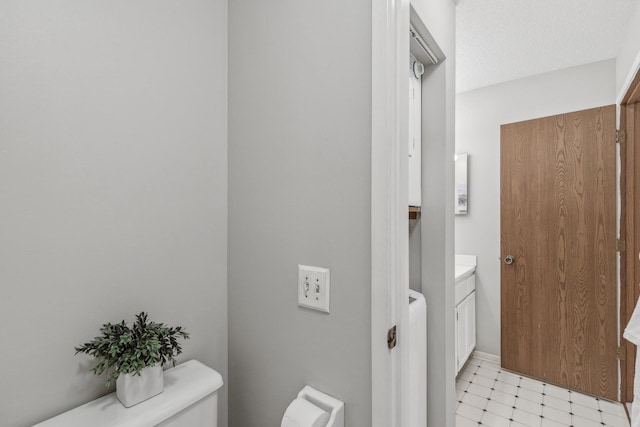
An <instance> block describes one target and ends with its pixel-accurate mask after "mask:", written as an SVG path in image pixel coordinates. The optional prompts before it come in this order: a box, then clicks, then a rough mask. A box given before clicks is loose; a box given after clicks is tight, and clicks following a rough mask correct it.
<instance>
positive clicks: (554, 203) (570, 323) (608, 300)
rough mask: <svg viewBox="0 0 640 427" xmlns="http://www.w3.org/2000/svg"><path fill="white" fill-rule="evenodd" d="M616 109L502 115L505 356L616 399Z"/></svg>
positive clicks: (506, 363) (534, 372)
mask: <svg viewBox="0 0 640 427" xmlns="http://www.w3.org/2000/svg"><path fill="white" fill-rule="evenodd" d="M615 118H616V109H615V106H613V105H612V106H607V107H601V108H595V109H590V110H584V111H578V112H574V113H567V114H561V115H558V116H552V117H546V118H542V119H536V120H529V121H525V122H519V123H513V124H508V125H503V126H502V127H501V156H500V157H501V177H500V181H501V182H500V197H501V200H500V203H501V220H500V222H501V241H500V246H501V248H500V249H501V266H502V267H501V324H502V326H501V350H502V355H501V359H502V366H503V367H504V368H505V369H509V370H512V371H516V372H520V373H522V374H524V375H527V376H531V377H534V378H537V379H540V380H541V381H544V382H548V383H552V384H557V385H561V386H564V387H567V388H569V389H573V390H577V391H580V392H583V393H588V394H592V395H596V396H601V397H604V398H607V399H611V400H617V398H618V380H617V378H618V370H617V364H616V350H617V338H616V334H617V327H616V319H617V316H616V193H615V191H616V185H615V177H616V161H615ZM509 256H512V257H513V259H514V261H513V263H511V264H507V263H506V262H505V261H507V257H509Z"/></svg>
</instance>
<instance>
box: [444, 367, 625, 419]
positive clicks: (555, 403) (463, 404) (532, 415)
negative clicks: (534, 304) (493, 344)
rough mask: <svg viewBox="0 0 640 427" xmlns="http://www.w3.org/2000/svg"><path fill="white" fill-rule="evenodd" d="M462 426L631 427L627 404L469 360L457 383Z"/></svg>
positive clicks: (458, 415)
mask: <svg viewBox="0 0 640 427" xmlns="http://www.w3.org/2000/svg"><path fill="white" fill-rule="evenodd" d="M456 392H457V396H458V404H457V405H458V406H457V409H456V427H477V426H478V425H483V426H489V427H568V426H573V427H592V426H593V427H602V426H608V427H629V421H628V420H627V415H626V413H625V410H624V408H623V407H622V404H620V403H614V402H609V401H606V400H601V399H596V398H594V397H591V396H587V395H584V394H582V393H577V392H572V391H569V390H566V389H563V388H560V387H556V386H553V385H550V384H544V383H542V382H540V381H535V380H532V379H530V378H526V377H521V376H519V375H516V374H513V373H510V372H506V371H503V370H502V369H501V368H500V366H499V365H496V364H495V363H491V362H487V361H485V360H479V359H475V358H471V359H469V361H468V362H467V364H466V366H465V367H464V368H463V369H462V371H461V372H460V375H458V379H457V381H456Z"/></svg>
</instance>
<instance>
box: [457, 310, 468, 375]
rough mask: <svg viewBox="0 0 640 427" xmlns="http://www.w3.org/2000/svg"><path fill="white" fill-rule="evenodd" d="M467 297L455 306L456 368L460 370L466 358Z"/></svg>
mask: <svg viewBox="0 0 640 427" xmlns="http://www.w3.org/2000/svg"><path fill="white" fill-rule="evenodd" d="M466 307H467V299H464V300H462V302H461V303H460V304H458V306H457V307H456V369H457V372H460V369H462V365H464V362H465V361H466V360H467V357H466V351H467V331H466V329H467V309H466Z"/></svg>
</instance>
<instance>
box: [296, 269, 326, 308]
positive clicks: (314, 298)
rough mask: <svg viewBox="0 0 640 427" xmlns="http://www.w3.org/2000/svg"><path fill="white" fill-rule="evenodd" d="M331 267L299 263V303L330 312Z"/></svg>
mask: <svg viewBox="0 0 640 427" xmlns="http://www.w3.org/2000/svg"><path fill="white" fill-rule="evenodd" d="M329 282H330V280H329V269H328V268H322V267H311V266H308V265H298V305H299V306H301V307H306V308H311V309H313V310H318V311H322V312H325V313H328V312H329V289H330V283H329Z"/></svg>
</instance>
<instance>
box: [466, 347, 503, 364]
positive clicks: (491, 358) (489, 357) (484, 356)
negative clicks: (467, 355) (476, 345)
mask: <svg viewBox="0 0 640 427" xmlns="http://www.w3.org/2000/svg"><path fill="white" fill-rule="evenodd" d="M471 357H475V358H476V359H480V360H486V361H487V362H491V363H496V364H498V365H500V356H496V355H495V354H491V353H484V352H482V351H478V350H475V351H474V352H473V354H472V355H471Z"/></svg>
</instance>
